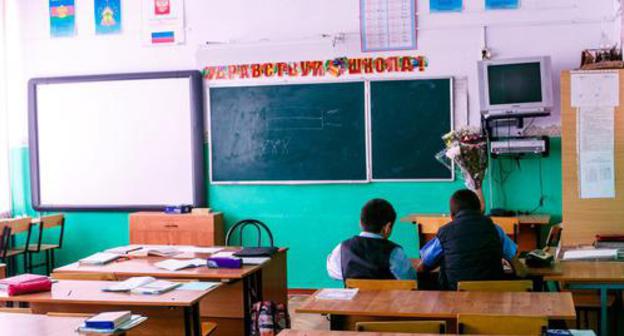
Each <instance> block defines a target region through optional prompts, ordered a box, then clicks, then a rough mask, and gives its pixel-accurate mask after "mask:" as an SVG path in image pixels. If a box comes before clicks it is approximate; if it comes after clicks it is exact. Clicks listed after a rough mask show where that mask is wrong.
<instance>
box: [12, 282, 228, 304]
mask: <svg viewBox="0 0 624 336" xmlns="http://www.w3.org/2000/svg"><path fill="white" fill-rule="evenodd" d="M111 284H112V282H111V281H84V280H82V281H81V280H60V281H58V282H57V283H54V284H52V290H51V291H50V292H43V293H34V294H23V295H16V296H8V295H7V293H6V292H5V291H0V302H29V303H56V304H97V305H127V306H140V307H145V306H156V307H163V306H166V307H172V306H175V307H189V306H191V305H193V304H194V303H195V302H198V301H199V300H200V299H201V298H203V297H204V296H205V295H206V294H208V293H209V292H210V291H211V290H213V289H214V288H216V287H213V288H212V289H210V290H206V291H198V290H179V289H174V290H172V291H169V292H167V293H164V294H160V295H143V294H130V293H108V292H102V288H105V287H108V286H110V285H111ZM217 287H218V286H217Z"/></svg>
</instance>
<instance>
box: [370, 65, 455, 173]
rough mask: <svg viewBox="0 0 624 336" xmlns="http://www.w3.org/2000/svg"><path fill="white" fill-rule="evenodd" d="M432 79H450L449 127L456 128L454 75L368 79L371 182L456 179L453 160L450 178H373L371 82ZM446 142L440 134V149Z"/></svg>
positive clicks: (450, 129)
mask: <svg viewBox="0 0 624 336" xmlns="http://www.w3.org/2000/svg"><path fill="white" fill-rule="evenodd" d="M431 79H448V80H449V90H450V92H449V93H450V95H449V97H450V108H449V111H450V113H449V121H450V128H449V130H448V131H449V132H450V131H452V130H454V129H455V123H454V121H455V109H454V107H455V99H454V78H453V77H452V76H433V77H396V78H378V79H369V80H367V81H366V93H367V103H368V111H367V112H368V118H369V120H368V121H367V123H368V124H369V129H368V133H367V136H368V137H369V138H371V139H369V140H367V141H368V142H369V143H371V146H370V147H369V150H370V152H369V153H368V156H369V157H370V164H371V167H370V169H369V171H370V174H371V175H370V176H369V179H370V182H453V181H455V163H454V162H451V177H450V178H443V179H439V178H430V179H427V178H424V179H418V178H416V179H380V178H373V176H372V174H373V166H372V165H373V153H372V151H373V148H372V131H371V128H372V127H370V125H371V122H372V121H371V120H370V119H371V118H372V108H371V102H370V99H371V86H370V85H371V82H387V81H415V80H431ZM443 146H444V143H443V142H442V135H441V136H440V150H442V149H443V148H444V147H443Z"/></svg>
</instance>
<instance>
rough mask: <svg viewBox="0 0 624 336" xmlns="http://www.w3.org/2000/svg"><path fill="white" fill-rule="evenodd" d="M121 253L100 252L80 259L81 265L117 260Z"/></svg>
mask: <svg viewBox="0 0 624 336" xmlns="http://www.w3.org/2000/svg"><path fill="white" fill-rule="evenodd" d="M119 257H121V255H119V254H117V253H108V252H98V253H96V254H93V255H91V256H88V257H86V258H83V259H80V261H79V263H80V264H81V265H105V264H108V263H109V262H111V261H113V260H117V259H119Z"/></svg>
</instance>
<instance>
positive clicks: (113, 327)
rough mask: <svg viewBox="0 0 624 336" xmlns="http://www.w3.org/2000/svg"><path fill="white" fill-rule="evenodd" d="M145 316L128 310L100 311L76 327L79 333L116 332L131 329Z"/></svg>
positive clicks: (144, 318) (143, 319)
mask: <svg viewBox="0 0 624 336" xmlns="http://www.w3.org/2000/svg"><path fill="white" fill-rule="evenodd" d="M146 319H147V318H146V317H144V316H141V315H132V312H130V311H118V312H106V313H100V314H97V315H95V316H93V317H90V318H88V319H86V320H85V322H84V325H82V326H80V327H78V332H79V333H80V334H116V333H122V332H125V331H128V330H130V329H132V328H133V327H135V326H137V325H139V324H140V323H141V322H143V321H145V320H146Z"/></svg>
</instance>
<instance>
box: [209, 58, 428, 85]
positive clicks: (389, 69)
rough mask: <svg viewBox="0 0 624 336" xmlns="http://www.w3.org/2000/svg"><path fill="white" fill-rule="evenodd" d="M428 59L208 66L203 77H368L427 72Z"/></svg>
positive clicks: (344, 60)
mask: <svg viewBox="0 0 624 336" xmlns="http://www.w3.org/2000/svg"><path fill="white" fill-rule="evenodd" d="M428 65H429V64H428V61H427V58H426V57H424V56H391V57H374V58H373V57H367V58H348V57H338V58H334V59H329V60H326V61H319V60H317V61H300V62H277V63H253V64H236V65H220V66H206V67H205V68H204V69H203V71H202V73H203V75H204V78H206V79H208V80H221V79H230V80H232V79H257V78H271V77H278V78H281V77H310V76H311V77H324V76H326V75H330V76H332V77H340V76H343V75H365V74H374V73H376V74H379V73H398V72H413V71H419V72H422V71H425V68H426V67H427V66H428Z"/></svg>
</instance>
